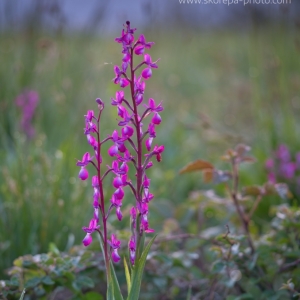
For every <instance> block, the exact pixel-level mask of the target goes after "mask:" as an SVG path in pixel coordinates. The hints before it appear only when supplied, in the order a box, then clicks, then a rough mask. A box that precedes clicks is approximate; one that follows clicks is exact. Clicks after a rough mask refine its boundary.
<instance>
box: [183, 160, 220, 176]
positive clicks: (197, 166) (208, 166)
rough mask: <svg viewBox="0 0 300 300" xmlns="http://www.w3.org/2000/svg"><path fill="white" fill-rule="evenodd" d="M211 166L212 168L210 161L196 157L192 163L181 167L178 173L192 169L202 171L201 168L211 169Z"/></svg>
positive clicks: (191, 170)
mask: <svg viewBox="0 0 300 300" xmlns="http://www.w3.org/2000/svg"><path fill="white" fill-rule="evenodd" d="M213 168H214V166H213V165H212V164H211V163H209V162H207V161H205V160H201V159H198V160H196V161H194V162H192V163H189V164H188V165H186V166H185V167H184V168H182V169H181V170H180V171H179V174H183V173H189V172H194V171H202V170H207V169H210V170H212V169H213Z"/></svg>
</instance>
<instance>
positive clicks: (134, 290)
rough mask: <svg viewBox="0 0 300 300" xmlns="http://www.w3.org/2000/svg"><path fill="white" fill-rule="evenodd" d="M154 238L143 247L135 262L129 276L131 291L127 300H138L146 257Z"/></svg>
mask: <svg viewBox="0 0 300 300" xmlns="http://www.w3.org/2000/svg"><path fill="white" fill-rule="evenodd" d="M155 238H156V236H154V237H153V238H152V239H151V240H150V242H149V243H148V245H147V246H146V247H145V249H144V251H143V253H142V255H141V257H140V259H139V260H138V261H137V262H136V264H135V266H134V268H133V272H132V276H131V289H130V293H129V295H128V298H127V300H138V299H139V294H140V288H141V283H142V277H143V272H144V268H145V264H146V259H147V255H148V253H149V250H150V248H151V246H152V244H153V242H154V240H155Z"/></svg>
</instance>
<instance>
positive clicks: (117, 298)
mask: <svg viewBox="0 0 300 300" xmlns="http://www.w3.org/2000/svg"><path fill="white" fill-rule="evenodd" d="M110 269H111V278H110V279H111V283H112V288H113V295H114V296H113V299H114V300H123V296H122V293H121V289H120V285H119V282H118V278H117V275H116V272H115V268H114V266H113V264H112V262H110Z"/></svg>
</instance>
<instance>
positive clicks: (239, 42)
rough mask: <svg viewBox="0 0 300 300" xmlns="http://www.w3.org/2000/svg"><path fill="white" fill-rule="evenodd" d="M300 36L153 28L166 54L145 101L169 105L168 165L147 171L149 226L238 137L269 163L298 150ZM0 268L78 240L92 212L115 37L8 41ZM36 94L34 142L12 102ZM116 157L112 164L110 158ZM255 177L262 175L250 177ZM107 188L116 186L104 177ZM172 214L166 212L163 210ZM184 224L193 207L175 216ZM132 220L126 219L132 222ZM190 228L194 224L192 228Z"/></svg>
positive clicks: (116, 57) (116, 60) (108, 122)
mask: <svg viewBox="0 0 300 300" xmlns="http://www.w3.org/2000/svg"><path fill="white" fill-rule="evenodd" d="M296 34H297V32H296V31H293V30H287V29H284V28H281V29H280V28H279V27H278V28H276V30H274V28H265V29H261V30H257V31H251V32H246V33H245V32H226V31H223V32H193V31H191V30H186V31H184V30H182V29H181V30H179V29H178V30H177V29H176V30H175V29H174V31H172V32H168V33H166V32H159V33H154V32H150V33H149V34H148V35H146V36H147V40H149V41H155V43H156V44H155V46H154V47H153V49H151V51H150V53H151V56H152V58H153V59H154V60H155V59H157V58H159V57H160V58H161V61H160V62H159V69H158V70H154V72H153V78H152V79H150V80H149V81H147V92H146V99H148V97H153V98H154V99H155V100H156V101H163V105H164V107H165V111H164V112H163V113H162V118H163V122H162V125H161V126H159V128H158V130H157V140H156V142H157V143H158V144H161V143H164V144H165V146H166V150H165V153H164V155H163V162H162V163H161V164H159V165H157V166H155V167H154V168H153V170H151V178H152V181H151V187H152V189H153V191H154V193H155V196H156V198H155V200H154V201H153V202H152V203H151V206H152V207H151V210H152V213H151V217H150V222H151V220H152V222H153V223H154V224H155V226H154V227H155V228H157V229H159V228H161V227H162V223H163V221H164V219H165V218H172V217H174V216H176V205H177V204H182V203H183V202H184V201H185V199H186V198H187V195H188V193H189V191H190V190H192V189H194V188H196V187H197V188H199V187H201V185H202V184H201V178H200V177H199V175H191V176H186V177H180V178H179V176H178V174H177V172H178V170H179V169H180V168H181V167H182V166H183V165H185V164H186V163H188V162H189V161H191V160H193V159H196V158H200V157H201V158H204V159H207V160H209V159H211V160H213V161H214V159H215V158H216V157H217V156H219V155H220V151H223V150H225V149H226V148H228V146H233V145H234V144H235V143H237V142H246V143H249V144H251V145H252V146H253V148H254V152H255V153H256V155H257V156H258V158H259V161H260V162H262V161H263V160H264V159H265V158H266V157H267V156H268V155H269V154H270V153H271V152H272V149H273V148H274V145H276V144H278V143H281V142H285V143H287V144H289V145H290V147H291V149H292V150H293V151H296V150H297V149H300V140H299V139H298V137H299V133H300V132H299V130H300V124H299V121H297V119H298V120H299V116H300V97H299V91H300V61H299V46H298V48H297V45H298V44H297V40H296ZM0 39H1V48H0V51H1V55H0V86H1V88H0V106H1V110H0V111H1V119H0V133H1V136H0V141H1V149H0V157H1V163H0V164H1V171H0V256H1V260H0V270H1V269H2V270H3V268H6V267H8V266H9V265H10V264H11V261H12V260H13V259H14V258H15V257H17V256H18V255H21V254H24V253H28V252H31V253H36V252H41V251H46V250H47V246H48V243H49V242H52V241H54V242H55V243H57V245H58V246H59V247H60V248H62V249H64V248H66V247H68V243H69V244H70V243H71V242H72V237H74V238H75V242H76V243H79V242H80V240H81V238H82V236H83V234H82V232H81V227H82V226H83V225H87V222H88V221H89V216H90V214H91V211H92V208H91V200H90V199H91V193H92V192H91V188H90V187H89V184H90V183H87V184H85V183H82V182H79V180H78V178H77V172H78V169H77V167H76V166H75V162H76V159H79V158H81V156H82V154H83V153H84V152H86V151H88V150H89V147H88V145H87V144H86V139H85V137H84V135H83V134H82V133H83V126H84V119H83V115H84V114H85V112H86V110H87V109H96V106H95V103H94V100H95V98H97V97H101V98H102V99H103V100H104V101H105V103H106V109H105V114H104V123H103V124H104V125H103V133H102V134H103V136H106V135H108V134H110V133H111V132H112V130H113V128H114V126H115V124H116V122H115V120H116V111H115V108H113V107H111V106H110V100H109V99H110V97H113V96H114V94H115V91H116V90H117V87H116V86H115V85H114V84H113V83H112V81H111V79H112V78H113V77H114V73H113V66H114V65H115V64H120V61H121V55H120V46H119V45H118V44H116V43H114V41H113V38H111V39H110V38H100V37H93V38H91V37H78V36H76V37H72V36H69V37H63V36H60V37H53V36H51V35H43V34H37V33H31V34H28V35H25V36H21V35H16V34H11V35H9V34H7V35H3V36H1V37H0ZM26 88H29V89H35V90H37V91H38V93H39V95H40V103H39V106H38V109H37V112H36V115H35V118H34V121H33V122H34V126H35V128H36V130H37V136H36V138H35V139H34V140H31V141H26V140H25V138H24V136H23V135H22V133H21V132H20V130H19V127H18V122H19V118H20V113H19V112H18V110H17V108H16V107H15V104H14V99H15V97H16V96H17V95H18V94H19V93H21V92H22V90H24V89H26ZM109 163H110V160H109V159H108V163H107V164H109ZM254 170H258V171H254ZM262 170H263V167H262V166H260V165H258V166H256V168H252V167H250V168H246V169H245V170H244V175H243V177H242V180H244V181H248V180H249V181H250V180H251V182H252V183H253V182H258V183H261V182H262V181H263V180H266V177H265V174H264V173H263V172H262ZM107 187H108V191H107V194H108V196H109V192H110V191H111V190H110V189H111V188H110V187H111V184H110V183H109V182H107ZM162 207H163V208H166V209H161V208H162ZM177 216H178V222H179V223H181V225H182V226H183V227H184V228H188V227H189V225H188V223H186V220H188V219H189V217H188V216H189V212H188V209H187V210H186V212H185V213H182V212H181V213H180V214H178V213H177ZM124 224H125V223H124ZM190 228H194V226H191V227H190Z"/></svg>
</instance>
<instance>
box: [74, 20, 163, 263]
mask: <svg viewBox="0 0 300 300" xmlns="http://www.w3.org/2000/svg"><path fill="white" fill-rule="evenodd" d="M135 31H136V29H135V28H131V27H130V22H128V21H127V22H126V24H125V25H124V29H123V31H122V34H121V36H120V37H118V38H116V39H115V41H116V42H117V43H119V44H121V46H122V54H123V59H122V63H121V66H115V67H114V72H115V78H114V79H113V82H114V83H115V84H116V85H119V86H120V88H121V90H118V91H117V92H116V93H115V97H113V98H111V105H113V106H115V107H116V108H117V115H118V117H119V120H118V127H119V129H116V130H114V131H113V132H112V134H111V135H109V136H107V137H105V138H104V139H103V140H101V139H100V134H101V130H100V117H101V113H102V111H103V109H104V102H103V101H102V100H101V99H97V100H96V102H97V103H98V113H97V115H95V113H94V111H92V110H89V111H88V112H87V114H86V115H85V129H84V133H85V135H86V137H87V141H88V143H89V145H90V146H91V147H92V148H93V156H91V155H90V153H88V152H87V153H85V154H84V155H83V157H82V160H81V161H80V160H79V161H78V162H77V166H79V167H80V171H79V174H78V176H79V178H80V179H81V180H86V179H88V177H89V173H88V170H87V168H86V167H87V166H88V165H93V166H94V168H95V169H96V171H97V175H95V176H93V177H92V187H93V189H94V195H93V207H94V215H93V218H92V219H91V221H90V224H89V226H88V227H83V230H84V231H85V232H86V236H85V238H84V239H83V244H84V245H85V246H88V245H89V244H90V243H91V242H92V235H91V234H92V233H93V232H94V231H97V232H99V234H100V236H101V238H102V241H103V245H104V252H105V251H107V252H108V250H106V247H107V248H108V246H107V245H109V248H110V255H111V258H112V260H113V261H114V262H118V261H119V260H120V256H119V254H118V249H119V248H120V241H119V240H118V239H117V236H116V235H115V234H112V235H111V239H110V240H109V239H108V237H107V226H106V222H107V219H108V216H109V214H110V213H111V212H113V211H115V214H116V216H117V218H118V220H122V218H123V214H122V203H123V199H124V195H125V192H124V189H125V188H129V189H130V190H131V192H132V194H133V195H134V199H135V201H134V203H133V206H132V208H131V210H130V216H131V231H132V236H131V238H130V240H129V244H128V248H129V257H130V261H131V263H132V264H134V263H135V260H136V249H137V247H138V244H139V241H140V237H141V236H142V235H143V234H144V233H150V232H153V231H154V230H153V229H151V228H150V226H149V222H148V214H149V202H150V201H151V200H152V199H153V198H154V195H153V194H152V193H151V192H150V182H151V180H150V179H149V178H148V177H147V175H146V170H147V169H149V168H151V167H152V165H153V162H152V159H153V158H155V159H156V160H157V161H158V162H160V161H161V158H162V152H163V151H164V146H163V145H154V144H153V141H154V139H155V137H156V128H157V126H158V125H159V124H160V123H161V121H162V118H161V116H160V112H161V111H162V110H163V107H162V104H161V103H159V104H157V103H156V102H155V100H154V99H152V98H150V99H148V101H147V102H146V103H147V104H146V103H145V104H143V105H142V103H143V102H144V92H145V89H146V80H148V79H149V78H150V77H151V76H152V69H156V68H158V66H157V61H154V62H153V61H152V58H151V56H150V55H149V54H147V53H145V51H146V50H147V49H150V48H151V47H152V45H153V44H154V43H153V42H146V39H145V36H144V35H141V36H140V37H139V38H138V39H137V40H135V37H134V33H135ZM140 56H142V59H141V62H140V63H138V64H137V65H136V66H134V63H133V60H134V58H136V57H140ZM125 88H127V89H128V92H127V95H126V94H125V92H126V90H125ZM147 117H149V118H148V122H147V125H145V122H146V121H147V120H146V119H147ZM105 142H111V143H112V144H111V146H110V147H109V149H108V155H109V156H110V157H112V158H113V161H112V163H111V166H107V168H106V170H105V171H104V170H102V169H103V165H102V156H101V146H102V145H103V143H105ZM144 145H145V147H144ZM145 149H146V151H145ZM130 166H133V167H134V169H135V179H134V180H131V179H130V178H129V174H128V171H129V167H130ZM102 171H104V172H103V174H101V172H102ZM109 173H112V174H113V179H112V185H113V187H114V189H115V190H114V192H113V194H112V195H111V197H110V201H109V202H108V203H106V201H104V196H103V180H104V178H105V177H106V176H107V175H108V174H109ZM100 220H102V224H101V222H100ZM99 223H100V224H99ZM100 225H101V227H100ZM105 255H106V252H105ZM105 259H107V257H106V258H105Z"/></svg>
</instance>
